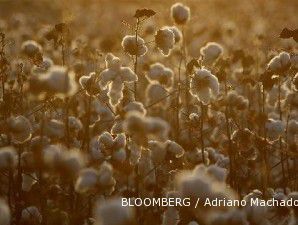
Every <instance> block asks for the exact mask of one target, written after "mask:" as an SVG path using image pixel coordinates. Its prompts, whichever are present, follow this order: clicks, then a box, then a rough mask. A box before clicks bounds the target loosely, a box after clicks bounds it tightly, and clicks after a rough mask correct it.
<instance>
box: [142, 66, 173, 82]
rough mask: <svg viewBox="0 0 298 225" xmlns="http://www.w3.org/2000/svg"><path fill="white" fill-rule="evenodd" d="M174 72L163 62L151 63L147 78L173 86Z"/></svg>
mask: <svg viewBox="0 0 298 225" xmlns="http://www.w3.org/2000/svg"><path fill="white" fill-rule="evenodd" d="M173 77H174V73H173V71H172V70H171V69H170V68H167V67H165V66H164V65H163V64H161V63H155V64H152V65H150V68H149V71H148V74H147V78H148V79H149V80H150V81H151V82H152V81H158V83H159V84H161V85H163V86H165V87H171V86H172V83H173Z"/></svg>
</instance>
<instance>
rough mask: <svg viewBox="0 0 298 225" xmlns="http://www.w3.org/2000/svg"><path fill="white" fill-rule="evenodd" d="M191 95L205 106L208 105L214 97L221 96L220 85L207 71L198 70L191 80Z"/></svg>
mask: <svg viewBox="0 0 298 225" xmlns="http://www.w3.org/2000/svg"><path fill="white" fill-rule="evenodd" d="M190 93H191V95H193V96H194V97H196V98H197V99H198V100H199V101H201V102H202V103H204V104H208V103H209V102H210V99H211V98H212V97H216V96H217V95H218V94H219V83H218V79H217V77H216V76H214V75H213V74H212V73H211V72H210V71H209V70H207V69H204V68H203V69H199V70H197V71H196V72H195V73H194V75H193V77H192V78H191V80H190Z"/></svg>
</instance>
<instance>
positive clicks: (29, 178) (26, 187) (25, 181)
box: [22, 173, 37, 192]
mask: <svg viewBox="0 0 298 225" xmlns="http://www.w3.org/2000/svg"><path fill="white" fill-rule="evenodd" d="M36 183H37V176H36V174H35V173H31V174H22V190H23V191H25V192H28V191H30V190H31V188H32V186H33V185H34V184H36Z"/></svg>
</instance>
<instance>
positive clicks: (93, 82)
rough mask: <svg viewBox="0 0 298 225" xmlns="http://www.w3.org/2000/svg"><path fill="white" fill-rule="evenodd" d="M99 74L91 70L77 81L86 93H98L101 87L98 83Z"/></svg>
mask: <svg viewBox="0 0 298 225" xmlns="http://www.w3.org/2000/svg"><path fill="white" fill-rule="evenodd" d="M98 78H99V76H98V75H97V74H96V73H95V72H92V73H90V74H89V75H88V76H81V77H80V79H79V83H80V85H81V87H82V88H84V89H85V90H86V92H87V94H88V95H95V94H98V93H99V92H100V91H101V89H100V86H99V84H98V80H99V79H98Z"/></svg>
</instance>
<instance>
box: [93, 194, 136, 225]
mask: <svg viewBox="0 0 298 225" xmlns="http://www.w3.org/2000/svg"><path fill="white" fill-rule="evenodd" d="M94 217H95V220H96V223H95V225H131V224H134V222H133V221H134V210H133V208H132V207H128V206H122V204H121V199H120V198H119V199H118V198H116V199H110V200H107V201H105V202H99V203H98V204H97V206H96V208H95V215H94Z"/></svg>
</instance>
